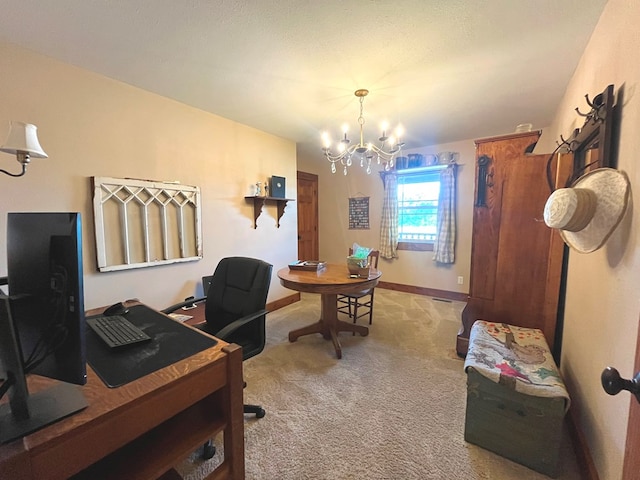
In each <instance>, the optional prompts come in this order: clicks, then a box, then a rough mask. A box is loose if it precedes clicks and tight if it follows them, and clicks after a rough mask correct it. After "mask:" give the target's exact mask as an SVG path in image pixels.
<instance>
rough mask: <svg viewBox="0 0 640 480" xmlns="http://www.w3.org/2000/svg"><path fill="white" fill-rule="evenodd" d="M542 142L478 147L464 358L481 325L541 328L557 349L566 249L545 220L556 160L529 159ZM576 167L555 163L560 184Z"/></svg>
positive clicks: (529, 139) (499, 140)
mask: <svg viewBox="0 0 640 480" xmlns="http://www.w3.org/2000/svg"><path fill="white" fill-rule="evenodd" d="M539 136H540V132H538V131H535V132H527V133H519V134H513V135H506V136H502V137H495V138H488V139H482V140H477V141H476V187H475V196H474V210H473V237H472V247H471V273H470V289H469V298H468V300H467V305H466V307H465V309H464V310H463V312H462V326H461V328H460V332H459V333H458V338H457V341H456V351H457V353H458V355H460V356H463V357H464V356H465V355H466V353H467V349H468V345H469V332H470V330H471V326H472V325H473V322H475V321H476V320H478V319H483V320H487V321H492V322H504V323H509V324H511V325H518V326H521V327H528V328H539V329H541V330H542V331H543V332H544V335H545V337H546V340H547V343H548V344H549V346H550V347H551V349H552V351H555V350H554V341H555V334H556V320H557V316H558V303H559V293H560V280H561V274H562V262H563V255H564V243H563V241H562V239H561V237H560V235H559V234H558V233H557V232H556V231H554V230H552V229H550V228H549V227H547V226H546V224H545V223H544V220H543V211H544V205H545V203H546V201H547V198H548V197H549V195H550V194H551V191H550V189H549V186H548V182H547V179H546V166H547V160H548V158H549V155H531V154H528V153H525V150H526V149H527V148H530V147H531V145H533V144H535V142H537V140H538V138H539ZM570 164H571V161H570V159H567V160H566V161H564V162H563V163H561V167H562V168H561V169H557V170H555V169H556V162H553V164H552V166H553V168H554V171H553V174H554V178H555V176H556V173H558V174H561V173H562V172H564V171H566V170H567V169H569V168H570ZM559 176H560V177H562V175H559ZM562 178H563V177H562Z"/></svg>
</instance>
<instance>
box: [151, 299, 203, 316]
mask: <svg viewBox="0 0 640 480" xmlns="http://www.w3.org/2000/svg"><path fill="white" fill-rule="evenodd" d="M206 299H207V297H202V298H191V299H190V300H185V301H184V302H180V303H176V304H175V305H171V306H170V307H167V308H165V309H163V310H160V311H161V312H162V313H164V314H169V313H173V312H175V311H176V310H178V309H179V308H182V307H186V306H187V305H195V304H196V303H200V302H204V301H205V300H206Z"/></svg>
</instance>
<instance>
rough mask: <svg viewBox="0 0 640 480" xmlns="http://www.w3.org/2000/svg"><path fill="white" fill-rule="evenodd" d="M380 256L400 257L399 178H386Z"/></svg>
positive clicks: (395, 176)
mask: <svg viewBox="0 0 640 480" xmlns="http://www.w3.org/2000/svg"><path fill="white" fill-rule="evenodd" d="M379 250H380V256H381V257H382V258H397V257H398V176H397V175H395V174H393V173H387V174H385V176H384V202H383V204H382V219H381V221H380V248H379Z"/></svg>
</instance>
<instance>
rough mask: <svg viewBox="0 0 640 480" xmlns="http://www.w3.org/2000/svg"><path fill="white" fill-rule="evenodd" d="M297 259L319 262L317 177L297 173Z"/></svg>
mask: <svg viewBox="0 0 640 480" xmlns="http://www.w3.org/2000/svg"><path fill="white" fill-rule="evenodd" d="M297 178H298V192H297V193H298V259H299V260H320V258H319V256H320V247H319V242H318V176H317V175H314V174H312V173H305V172H298V175H297Z"/></svg>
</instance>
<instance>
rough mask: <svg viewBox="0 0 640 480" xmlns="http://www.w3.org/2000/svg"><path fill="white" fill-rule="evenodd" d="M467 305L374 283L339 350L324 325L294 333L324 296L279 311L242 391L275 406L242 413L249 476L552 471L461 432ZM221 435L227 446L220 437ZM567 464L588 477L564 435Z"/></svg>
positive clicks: (523, 475)
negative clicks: (461, 332)
mask: <svg viewBox="0 0 640 480" xmlns="http://www.w3.org/2000/svg"><path fill="white" fill-rule="evenodd" d="M463 307H464V303H460V302H444V301H438V300H434V299H432V298H431V297H425V296H420V295H412V294H407V293H401V292H394V291H390V290H383V289H377V290H376V296H375V309H374V312H375V313H374V320H373V325H372V327H371V329H370V333H369V335H368V336H367V337H360V336H352V335H351V334H348V333H341V334H340V341H341V343H342V346H343V357H342V359H341V360H338V359H336V357H335V352H334V350H333V345H332V343H331V342H330V341H326V340H324V339H323V338H322V336H321V335H319V334H314V335H310V336H305V337H301V338H300V339H298V341H297V342H295V343H289V341H288V339H287V334H288V332H289V331H290V330H293V329H295V328H298V327H302V326H305V325H307V324H309V323H312V322H314V321H316V320H317V319H318V318H319V316H320V297H319V296H318V295H313V294H303V295H302V301H300V302H297V303H295V304H293V305H290V306H287V307H285V308H282V309H280V310H277V311H275V312H273V313H270V314H269V315H268V316H267V336H268V338H267V346H266V348H265V350H264V352H262V353H261V354H260V355H258V356H256V357H254V358H252V359H249V360H247V361H246V362H244V371H245V372H244V373H245V380H246V381H247V388H246V389H245V391H244V394H245V401H246V402H247V403H259V404H261V405H262V406H263V407H264V408H265V409H266V411H267V415H266V416H265V417H264V418H262V419H259V420H257V419H255V417H253V416H245V452H246V453H245V462H246V478H247V479H248V480H304V479H313V480H316V479H327V480H328V479H331V480H342V479H372V480H377V479H400V480H411V479H415V480H426V479H438V480H442V479H445V480H448V479H452V480H453V479H466V480H469V479H496V480H499V479H518V480H537V479H546V478H548V477H546V476H544V475H542V474H539V473H536V472H534V471H533V470H530V469H528V468H526V467H524V466H521V465H518V464H516V463H514V462H511V461H509V460H506V459H504V458H502V457H500V456H498V455H496V454H494V453H492V452H489V451H487V450H484V449H482V448H480V447H477V446H475V445H472V444H468V443H466V442H465V441H464V417H465V402H466V376H465V374H464V371H463V360H462V359H460V358H459V357H458V356H457V355H456V353H455V339H456V334H457V331H458V328H459V325H460V312H461V311H462V308H463ZM360 322H361V323H363V322H364V323H366V321H365V319H360ZM216 444H217V447H218V449H219V450H222V446H221V437H219V438H217V439H216ZM198 453H199V452H198ZM219 461H220V452H218V454H216V457H214V458H213V459H211V460H209V461H206V462H205V461H202V460H201V459H200V458H199V455H198V454H197V453H196V454H194V455H192V456H191V458H190V459H188V460H187V461H185V462H183V463H182V464H181V465H180V466H179V467H178V468H177V470H178V471H179V473H181V474H182V475H183V477H184V478H186V479H189V480H199V479H201V478H203V477H204V476H205V475H206V474H207V473H208V472H210V471H211V469H212V468H213V467H214V466H215V465H216V464H217V463H218V462H219ZM561 471H562V473H561V475H560V476H559V477H558V478H560V479H561V480H579V479H580V475H579V473H578V470H577V466H576V460H575V457H574V455H573V451H572V449H571V446H570V444H569V439H568V436H567V435H566V434H565V441H564V445H563V458H562V465H561Z"/></svg>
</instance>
